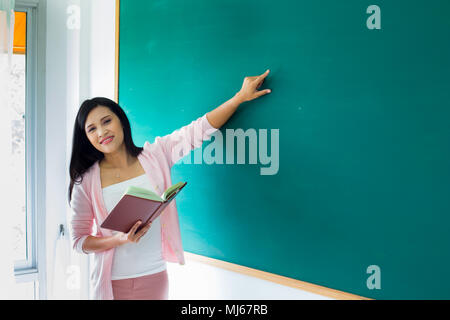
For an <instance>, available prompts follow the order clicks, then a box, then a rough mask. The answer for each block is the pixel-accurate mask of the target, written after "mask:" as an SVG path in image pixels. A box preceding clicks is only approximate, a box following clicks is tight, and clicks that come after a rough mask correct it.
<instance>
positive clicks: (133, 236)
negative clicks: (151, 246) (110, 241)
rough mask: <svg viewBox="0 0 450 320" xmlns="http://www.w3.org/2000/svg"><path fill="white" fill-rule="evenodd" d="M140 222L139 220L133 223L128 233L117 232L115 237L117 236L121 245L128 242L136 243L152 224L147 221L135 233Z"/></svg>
mask: <svg viewBox="0 0 450 320" xmlns="http://www.w3.org/2000/svg"><path fill="white" fill-rule="evenodd" d="M141 224H142V221H141V220H139V221H137V222H136V223H135V224H134V225H133V227H132V228H131V229H130V231H128V233H124V232H118V233H117V237H118V238H119V244H120V245H122V244H125V243H130V242H134V243H138V242H139V240H141V238H142V237H143V236H144V235H145V234H146V233H147V231H148V229H150V227H151V225H152V223H151V222H148V223H147V225H145V226H144V227H143V228H142V229H141V230H139V232H137V233H136V230H137V228H139V226H140V225H141Z"/></svg>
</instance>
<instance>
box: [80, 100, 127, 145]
mask: <svg viewBox="0 0 450 320" xmlns="http://www.w3.org/2000/svg"><path fill="white" fill-rule="evenodd" d="M84 130H85V132H86V136H87V137H88V139H89V141H90V142H91V144H92V145H93V146H94V147H95V148H96V149H97V150H98V151H100V152H103V153H111V152H115V151H117V150H118V149H119V148H120V146H121V145H122V143H123V127H122V124H121V122H120V119H119V118H118V117H117V115H116V114H115V113H114V112H112V111H111V110H110V109H109V108H108V107H104V106H98V107H96V108H94V109H92V110H91V112H89V114H88V116H87V118H86V125H85V127H84Z"/></svg>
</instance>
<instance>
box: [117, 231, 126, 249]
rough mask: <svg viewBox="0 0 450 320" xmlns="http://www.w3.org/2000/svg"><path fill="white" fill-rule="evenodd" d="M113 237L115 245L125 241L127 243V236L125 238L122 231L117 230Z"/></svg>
mask: <svg viewBox="0 0 450 320" xmlns="http://www.w3.org/2000/svg"><path fill="white" fill-rule="evenodd" d="M114 238H115V244H116V245H115V247H118V246H121V245H123V244H125V243H127V238H126V234H124V233H122V232H118V233H116V234H115V235H114Z"/></svg>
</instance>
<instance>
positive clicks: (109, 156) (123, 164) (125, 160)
mask: <svg viewBox="0 0 450 320" xmlns="http://www.w3.org/2000/svg"><path fill="white" fill-rule="evenodd" d="M135 161H136V158H135V157H133V156H132V155H130V154H129V153H128V152H127V151H126V149H125V148H123V149H122V150H118V151H116V152H112V153H105V157H104V158H103V159H102V160H101V161H100V165H101V167H102V168H104V169H127V168H129V167H131V166H132V165H133V164H134V163H135Z"/></svg>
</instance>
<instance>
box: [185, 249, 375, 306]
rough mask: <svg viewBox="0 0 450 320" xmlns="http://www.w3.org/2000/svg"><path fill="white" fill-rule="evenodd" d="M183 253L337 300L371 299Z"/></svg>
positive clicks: (220, 266) (203, 261)
mask: <svg viewBox="0 0 450 320" xmlns="http://www.w3.org/2000/svg"><path fill="white" fill-rule="evenodd" d="M184 254H185V258H186V260H192V261H197V262H201V263H205V264H208V265H211V266H214V267H218V268H222V269H226V270H230V271H234V272H239V273H242V274H245V275H247V276H252V277H256V278H260V279H263V280H268V281H272V282H275V283H278V284H281V285H283V286H288V287H292V288H295V289H300V290H304V291H308V292H311V293H315V294H319V295H322V296H325V297H329V298H333V299H337V300H372V299H370V298H366V297H362V296H358V295H355V294H352V293H347V292H343V291H339V290H335V289H330V288H327V287H323V286H319V285H316V284H312V283H308V282H304V281H300V280H296V279H292V278H288V277H283V276H279V275H276V274H273V273H269V272H265V271H261V270H257V269H252V268H248V267H244V266H240V265H237V264H234V263H230V262H226V261H222V260H217V259H213V258H209V257H205V256H201V255H198V254H194V253H191V252H186V251H185V252H184Z"/></svg>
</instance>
